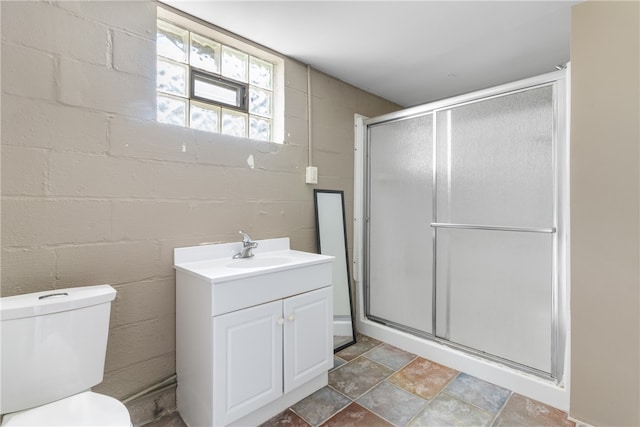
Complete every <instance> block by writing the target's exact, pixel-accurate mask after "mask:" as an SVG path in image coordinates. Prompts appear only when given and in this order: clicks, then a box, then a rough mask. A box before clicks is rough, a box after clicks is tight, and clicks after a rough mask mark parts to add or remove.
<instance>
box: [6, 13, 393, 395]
mask: <svg viewBox="0 0 640 427" xmlns="http://www.w3.org/2000/svg"><path fill="white" fill-rule="evenodd" d="M0 7H1V18H2V50H1V54H2V58H1V59H2V61H1V62H2V74H1V78H2V98H1V101H2V106H1V107H2V118H1V120H2V123H1V126H2V153H1V154H2V170H1V173H2V207H1V208H2V259H1V267H2V268H1V269H2V277H1V279H2V295H3V296H9V295H14V294H20V293H27V292H35V291H41V290H50V289H56V288H63V287H74V286H85V285H90V284H98V283H109V284H111V285H113V286H114V287H115V288H116V289H117V290H118V296H117V299H116V301H115V303H114V304H113V309H112V318H111V329H110V334H109V346H108V354H107V361H106V374H105V379H104V382H103V383H102V384H101V385H100V386H98V387H97V388H96V390H97V391H100V392H104V393H106V394H109V395H112V396H115V397H117V398H121V399H122V398H126V397H127V396H130V395H132V394H134V393H136V392H138V391H140V390H142V389H145V388H146V387H148V386H151V385H153V384H155V383H157V382H159V381H161V380H163V379H165V378H167V377H169V376H170V375H172V374H173V373H175V328H174V322H175V297H174V295H175V278H174V271H173V269H172V264H173V248H174V247H179V246H187V245H196V244H199V243H202V242H228V241H236V240H238V238H239V236H238V234H237V232H238V230H239V229H241V228H242V229H244V230H246V231H248V232H249V233H250V234H251V235H252V237H253V238H255V239H265V238H271V237H281V236H289V237H290V238H291V243H292V247H293V248H294V249H299V250H305V251H315V229H314V227H315V223H314V207H313V188H314V187H313V186H309V185H306V184H305V183H304V171H305V167H306V166H307V157H308V149H307V112H306V102H307V101H306V96H307V93H306V92H307V82H306V69H305V67H304V66H303V65H302V64H300V63H297V62H295V61H293V60H291V59H285V79H286V89H285V102H286V105H285V110H286V113H285V114H286V117H285V139H286V141H285V144H284V145H276V144H272V143H264V142H256V141H251V140H248V139H238V138H232V137H226V136H222V135H216V134H211V133H205V132H199V131H193V130H190V129H185V128H179V127H174V126H169V125H164V124H159V123H157V122H155V44H154V40H155V25H156V24H155V20H156V4H155V3H154V2H152V1H123V2H95V1H91V2H86V1H77V2H76V1H60V2H45V1H38V2H22V1H16V2H13V1H3V2H1V3H0ZM311 84H312V104H313V107H312V112H313V116H312V119H313V138H314V141H315V146H314V150H313V158H314V164H315V165H316V166H317V167H318V168H319V184H318V185H317V186H315V188H325V189H338V190H344V191H345V195H346V201H347V206H349V208H348V209H347V210H348V212H347V215H348V218H350V217H352V204H353V114H354V113H359V114H363V115H367V116H376V115H380V114H383V113H386V112H390V111H394V110H396V109H398V108H399V107H398V106H397V105H394V104H392V103H390V102H387V101H385V100H383V99H380V98H378V97H375V96H373V95H371V94H368V93H366V92H363V91H361V90H359V89H356V88H354V87H352V86H349V85H347V84H345V83H343V82H340V81H338V80H336V79H334V78H332V77H330V76H327V75H324V74H322V73H319V72H316V71H314V72H313V73H312V82H311ZM250 157H252V158H253V163H254V167H250V166H249V163H250V162H249V158H250ZM149 404H153V402H150V403H149Z"/></svg>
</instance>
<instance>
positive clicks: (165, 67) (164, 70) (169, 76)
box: [156, 59, 187, 97]
mask: <svg viewBox="0 0 640 427" xmlns="http://www.w3.org/2000/svg"><path fill="white" fill-rule="evenodd" d="M156 84H157V88H158V91H160V92H166V93H171V94H175V95H180V96H184V97H186V96H187V66H186V65H181V64H177V63H175V62H169V61H163V60H160V59H159V60H158V73H157V77H156Z"/></svg>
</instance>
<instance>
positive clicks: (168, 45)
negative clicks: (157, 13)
mask: <svg viewBox="0 0 640 427" xmlns="http://www.w3.org/2000/svg"><path fill="white" fill-rule="evenodd" d="M156 37H157V39H156V46H157V49H158V56H164V57H165V58H170V59H173V60H176V61H179V62H184V63H186V62H187V46H189V43H188V41H189V32H188V31H187V30H183V29H182V28H178V27H176V26H175V25H171V24H169V23H168V22H164V21H158V33H157V35H156Z"/></svg>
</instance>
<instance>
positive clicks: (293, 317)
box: [287, 313, 296, 322]
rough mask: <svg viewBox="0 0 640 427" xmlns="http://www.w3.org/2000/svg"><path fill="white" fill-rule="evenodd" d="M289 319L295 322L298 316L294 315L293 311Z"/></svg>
mask: <svg viewBox="0 0 640 427" xmlns="http://www.w3.org/2000/svg"><path fill="white" fill-rule="evenodd" d="M287 320H289V321H291V322H293V321H294V320H296V316H294V315H293V313H291V314H290V315H289V317H287Z"/></svg>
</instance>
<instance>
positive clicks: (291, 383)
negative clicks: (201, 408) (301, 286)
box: [213, 287, 333, 425]
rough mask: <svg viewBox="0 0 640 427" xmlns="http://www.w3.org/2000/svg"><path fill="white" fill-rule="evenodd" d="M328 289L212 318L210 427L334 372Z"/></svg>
mask: <svg viewBox="0 0 640 427" xmlns="http://www.w3.org/2000/svg"><path fill="white" fill-rule="evenodd" d="M331 298H332V294H331V287H325V288H322V289H318V290H315V291H311V292H307V293H304V294H301V295H296V296H293V297H290V298H286V299H284V300H280V301H274V302H270V303H267V304H261V305H257V306H255V307H250V308H245V309H243V310H238V311H235V312H233V313H229V314H224V315H222V316H217V317H214V318H213V343H214V344H213V347H214V349H220V351H219V352H216V353H215V355H214V359H213V377H214V379H217V381H215V382H214V385H213V387H214V390H213V394H214V396H218V397H219V398H220V402H219V403H220V405H219V409H220V410H218V411H214V424H215V425H226V424H229V423H230V422H233V421H235V420H237V419H239V418H240V417H243V416H245V415H247V414H249V413H251V412H253V411H254V410H255V409H256V408H259V407H261V406H263V405H265V404H267V403H269V402H271V401H273V400H275V399H276V398H278V397H280V396H282V395H283V393H289V392H290V391H292V390H294V389H295V388H297V387H299V386H300V385H302V384H304V383H305V382H307V381H308V380H310V379H312V378H314V377H316V376H318V375H321V374H322V373H324V372H326V371H327V370H328V369H330V368H331V367H332V366H333V352H332V351H331V352H327V350H326V347H325V343H326V342H327V340H328V339H330V338H332V337H328V336H327V331H328V330H330V329H329V328H327V324H329V323H331V322H332V309H331Z"/></svg>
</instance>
